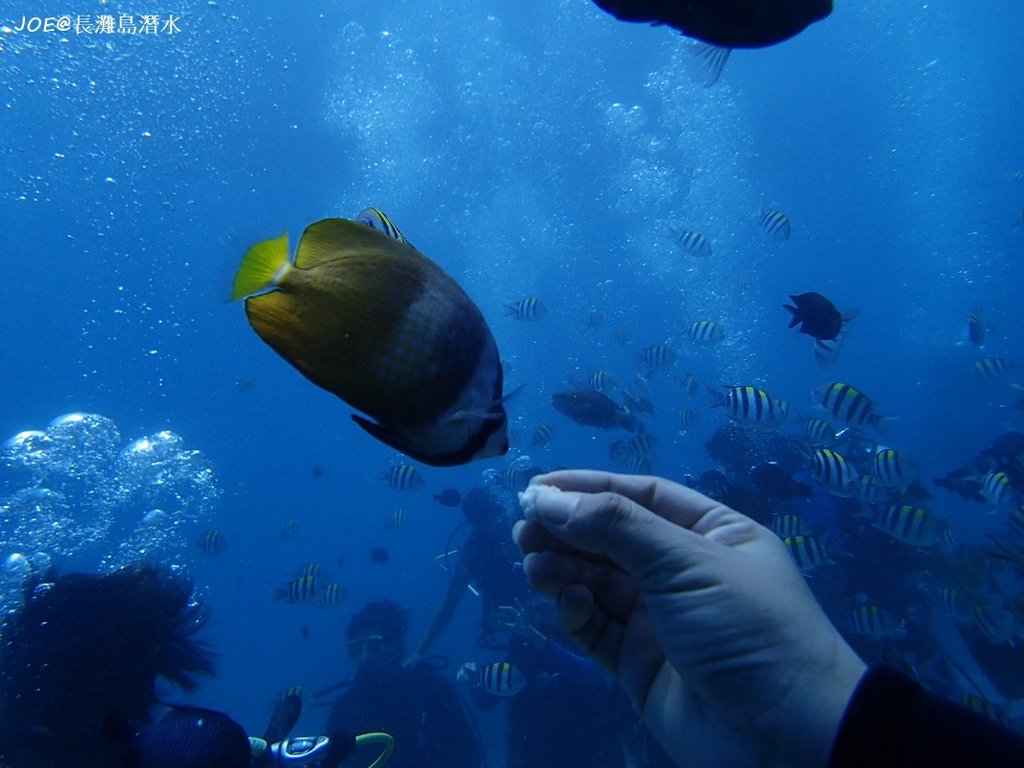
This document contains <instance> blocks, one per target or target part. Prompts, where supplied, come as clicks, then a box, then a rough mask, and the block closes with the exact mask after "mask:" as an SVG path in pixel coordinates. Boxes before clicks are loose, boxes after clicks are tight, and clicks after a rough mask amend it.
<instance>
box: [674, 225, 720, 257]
mask: <svg viewBox="0 0 1024 768" xmlns="http://www.w3.org/2000/svg"><path fill="white" fill-rule="evenodd" d="M668 229H669V232H671V233H672V239H673V240H675V241H676V245H678V246H679V247H680V248H681V249H682V250H684V251H686V253H688V254H690V255H691V256H700V257H704V256H710V255H711V241H710V240H708V239H707V237H706V236H705V235H703V234H702V233H700V232H693V231H690V230H685V229H683V230H676V229H673V228H672V227H669V228H668Z"/></svg>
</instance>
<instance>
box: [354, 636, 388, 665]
mask: <svg viewBox="0 0 1024 768" xmlns="http://www.w3.org/2000/svg"><path fill="white" fill-rule="evenodd" d="M386 646H387V643H385V642H384V636H383V635H366V636H364V637H357V638H356V639H355V640H349V642H348V658H349V660H350V661H352V662H353V663H356V664H360V663H362V662H364V661H366V660H367V659H369V658H372V657H374V656H379V655H380V653H381V651H383V650H384V648H385V647H386Z"/></svg>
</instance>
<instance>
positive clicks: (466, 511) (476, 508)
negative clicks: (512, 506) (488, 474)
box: [462, 488, 505, 528]
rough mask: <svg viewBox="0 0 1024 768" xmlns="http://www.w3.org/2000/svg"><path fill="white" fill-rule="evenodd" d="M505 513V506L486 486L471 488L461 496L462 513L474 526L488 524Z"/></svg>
mask: <svg viewBox="0 0 1024 768" xmlns="http://www.w3.org/2000/svg"><path fill="white" fill-rule="evenodd" d="M504 513H505V507H504V506H503V505H502V503H501V501H500V500H499V499H498V498H497V497H495V495H494V494H493V493H491V492H490V491H488V490H487V489H486V488H473V489H472V490H470V491H467V493H466V495H465V496H463V497H462V514H463V515H465V517H466V522H468V523H469V524H470V525H472V526H473V527H475V528H479V527H481V526H486V525H490V524H491V523H492V522H494V521H495V520H497V519H499V518H500V517H501V516H502V515H503V514H504Z"/></svg>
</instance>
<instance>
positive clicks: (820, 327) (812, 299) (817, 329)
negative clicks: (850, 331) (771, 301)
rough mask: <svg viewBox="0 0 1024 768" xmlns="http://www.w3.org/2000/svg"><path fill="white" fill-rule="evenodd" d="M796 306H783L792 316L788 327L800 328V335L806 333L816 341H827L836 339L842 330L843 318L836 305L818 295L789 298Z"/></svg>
mask: <svg viewBox="0 0 1024 768" xmlns="http://www.w3.org/2000/svg"><path fill="white" fill-rule="evenodd" d="M789 298H791V299H792V300H793V303H794V304H796V306H795V307H794V306H791V305H789V304H783V305H782V306H783V308H784V309H787V310H789V312H790V314H792V315H793V316H792V317H791V318H790V320H789V327H790V328H793V327H794V326H797V325H799V326H800V333H806V334H807V335H808V336H813V337H814V338H816V339H822V340H823V341H829V340H831V339H834V338H836V337H837V336H838V335H839V332H840V331H841V330H842V329H843V316H842V314H841V313H840V312H839V310H838V309H836V305H835V304H833V303H832V302H831V301H829V300H828V299H826V298H825V297H824V296H822V295H821V294H820V293H814V292H813V291H812V292H810V293H801V294H799V295H797V296H790V297H789Z"/></svg>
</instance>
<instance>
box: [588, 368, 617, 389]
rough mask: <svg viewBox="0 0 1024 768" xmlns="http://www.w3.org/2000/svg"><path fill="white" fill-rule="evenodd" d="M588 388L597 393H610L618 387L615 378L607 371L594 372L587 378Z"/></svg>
mask: <svg viewBox="0 0 1024 768" xmlns="http://www.w3.org/2000/svg"><path fill="white" fill-rule="evenodd" d="M587 386H588V387H590V388H591V389H592V390H594V391H595V392H609V391H611V390H613V389H615V387H616V386H617V382H616V381H615V377H614V376H612V375H611V373H610V372H608V371H606V370H603V369H602V370H600V371H594V372H593V373H592V374H590V376H589V377H587Z"/></svg>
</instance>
